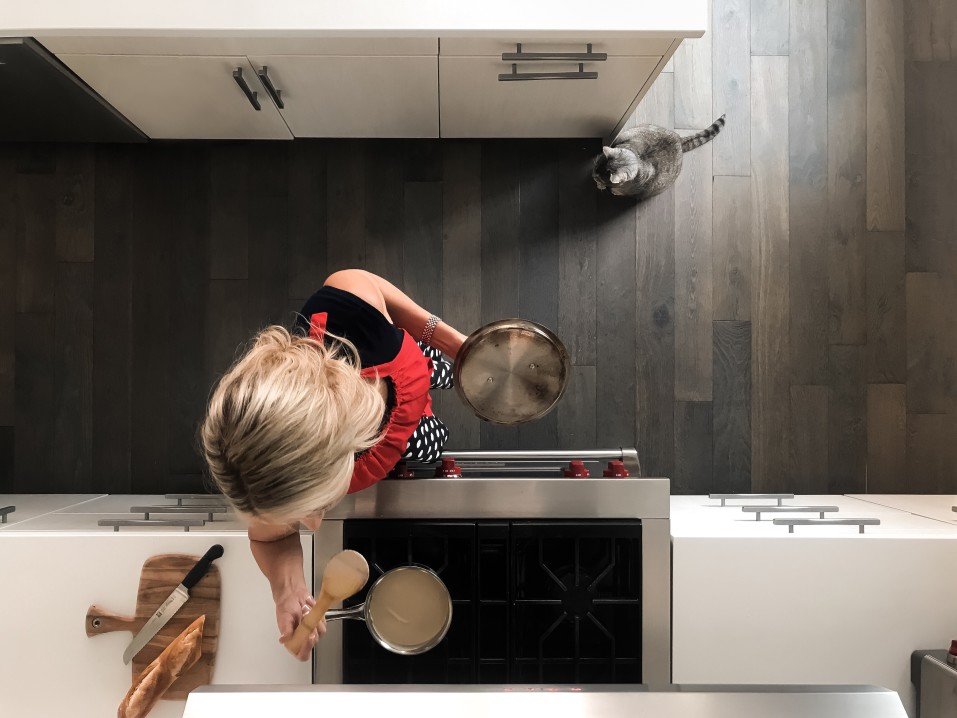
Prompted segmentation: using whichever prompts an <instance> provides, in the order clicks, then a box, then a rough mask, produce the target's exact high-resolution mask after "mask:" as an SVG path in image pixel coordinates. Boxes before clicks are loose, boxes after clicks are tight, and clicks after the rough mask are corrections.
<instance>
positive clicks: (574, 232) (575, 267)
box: [558, 143, 601, 366]
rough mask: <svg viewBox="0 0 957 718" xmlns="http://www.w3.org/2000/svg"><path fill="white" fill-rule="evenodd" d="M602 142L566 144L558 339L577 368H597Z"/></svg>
mask: <svg viewBox="0 0 957 718" xmlns="http://www.w3.org/2000/svg"><path fill="white" fill-rule="evenodd" d="M600 151H601V148H600V146H599V145H598V143H594V144H591V143H589V144H579V143H575V144H568V145H565V146H564V149H563V151H562V153H561V157H560V159H559V168H558V336H559V337H561V339H562V342H563V343H564V344H565V348H566V349H568V355H569V357H570V358H571V362H572V364H576V365H579V366H594V363H595V356H596V349H595V348H596V344H597V339H596V334H595V330H596V325H597V316H596V312H597V297H596V292H597V287H598V276H597V273H596V270H597V265H596V262H597V251H598V250H597V244H596V238H597V234H598V231H597V228H596V226H595V207H596V198H597V193H596V192H595V186H594V184H593V183H592V181H591V170H592V161H593V157H594V155H596V154H597V153H598V152H600Z"/></svg>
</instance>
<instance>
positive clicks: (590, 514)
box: [315, 449, 671, 686]
mask: <svg viewBox="0 0 957 718" xmlns="http://www.w3.org/2000/svg"><path fill="white" fill-rule="evenodd" d="M640 473H641V472H640V466H639V464H638V460H637V452H636V451H635V450H634V449H624V450H623V449H613V450H597V451H596V450H583V451H555V452H538V451H511V452H476V451H470V452H446V453H445V454H444V455H443V457H442V460H441V461H440V462H436V464H432V465H409V466H404V467H400V468H399V470H398V471H397V472H396V474H397V476H396V477H395V478H394V479H393V480H387V481H382V482H380V483H379V484H377V485H376V486H374V487H372V488H370V489H367V490H365V491H362V492H359V493H357V494H353V495H350V496H348V497H347V498H346V499H345V500H344V501H343V502H342V503H341V504H340V505H339V506H337V507H336V508H335V509H334V510H333V511H331V512H330V513H329V514H328V515H327V516H326V519H325V520H324V522H323V526H322V528H321V530H320V531H318V532H317V534H316V546H315V558H316V566H317V567H319V568H321V567H322V566H324V565H325V563H326V561H327V560H328V558H329V557H330V556H332V555H333V554H334V553H336V552H337V551H339V550H341V549H342V548H352V549H354V550H357V551H360V552H361V553H363V555H365V556H366V557H367V558H368V559H369V561H370V565H371V568H372V574H373V575H372V579H375V578H376V577H377V576H378V575H380V574H381V573H384V572H385V571H388V570H389V569H391V568H394V567H395V566H397V565H403V564H408V563H417V564H421V565H426V566H428V567H430V568H432V569H433V570H435V571H436V572H437V573H438V574H439V575H440V577H442V579H443V581H445V583H446V585H447V586H448V588H449V591H450V594H451V596H452V600H453V619H452V627H451V628H450V630H449V634H448V636H447V637H446V639H445V640H444V641H443V642H442V644H440V645H439V646H438V647H436V648H435V649H433V650H432V651H430V652H429V653H426V654H422V655H421V656H415V657H408V656H396V655H393V654H389V653H388V652H386V651H385V650H384V649H381V648H380V647H379V646H377V645H376V644H374V642H372V641H371V640H370V638H369V636H368V634H367V632H365V631H364V627H363V626H362V625H361V624H356V623H353V622H348V624H349V625H345V626H343V625H342V623H340V622H333V623H330V624H329V632H328V633H327V635H326V637H325V638H323V640H322V641H320V643H319V647H318V651H317V659H316V660H317V663H316V671H315V682H317V683H430V684H436V683H459V684H463V683H468V684H480V683H495V684H518V683H522V684H528V683H539V684H546V683H559V682H561V683H575V684H589V683H604V684H607V683H629V684H634V683H644V684H647V685H662V686H663V685H668V684H669V683H670V645H671V631H670V604H671V587H670V523H669V494H670V482H669V481H668V479H663V478H645V477H641V475H640ZM436 474H438V475H439V476H441V477H442V478H435V477H436ZM592 477H599V478H592ZM316 580H317V582H318V581H319V580H321V574H320V575H317V579H316ZM361 600H362V595H361V594H360V595H359V596H357V597H355V598H354V599H353V600H352V601H351V602H347V605H351V604H353V603H357V602H360V601H361Z"/></svg>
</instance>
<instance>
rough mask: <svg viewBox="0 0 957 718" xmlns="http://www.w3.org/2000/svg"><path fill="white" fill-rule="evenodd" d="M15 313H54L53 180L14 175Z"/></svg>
mask: <svg viewBox="0 0 957 718" xmlns="http://www.w3.org/2000/svg"><path fill="white" fill-rule="evenodd" d="M14 191H15V192H16V198H17V200H16V201H17V213H16V218H17V219H16V222H17V250H16V251H17V254H16V257H17V311H18V312H30V313H50V312H53V301H54V300H53V294H54V286H55V283H56V274H55V271H54V270H55V267H54V263H55V261H56V211H55V210H56V208H55V205H54V197H55V191H56V185H55V178H54V176H53V175H52V174H22V173H21V174H17V176H16V179H15V184H14Z"/></svg>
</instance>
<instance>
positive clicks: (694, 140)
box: [681, 115, 724, 152]
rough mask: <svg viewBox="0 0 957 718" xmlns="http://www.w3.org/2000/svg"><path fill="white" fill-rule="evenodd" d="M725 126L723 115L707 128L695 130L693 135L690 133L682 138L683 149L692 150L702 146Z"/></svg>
mask: <svg viewBox="0 0 957 718" xmlns="http://www.w3.org/2000/svg"><path fill="white" fill-rule="evenodd" d="M722 127H724V115H721V117H719V118H718V119H716V120H715V121H714V124H712V125H711V126H710V127H708V128H707V129H704V130H701V132H695V133H694V134H693V135H688V136H687V137H683V138H682V139H681V151H682V152H690V151H691V150H693V149H695V148H696V147H701V145H703V144H705V143H707V142H710V141H711V140H712V139H713V138H714V136H715V135H716V134H718V133H719V132H721V128H722Z"/></svg>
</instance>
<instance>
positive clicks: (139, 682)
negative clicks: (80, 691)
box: [116, 616, 206, 718]
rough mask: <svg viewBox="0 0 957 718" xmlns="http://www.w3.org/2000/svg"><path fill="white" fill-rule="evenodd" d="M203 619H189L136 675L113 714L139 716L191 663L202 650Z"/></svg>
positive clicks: (143, 713) (137, 717) (119, 716)
mask: <svg viewBox="0 0 957 718" xmlns="http://www.w3.org/2000/svg"><path fill="white" fill-rule="evenodd" d="M205 622H206V616H200V617H199V618H197V619H196V620H195V621H193V622H192V623H191V624H190V625H189V628H187V629H186V630H185V631H183V632H182V633H181V634H179V635H178V636H177V637H176V638H174V639H173V640H172V642H171V643H170V644H169V645H168V646H167V647H166V648H165V649H163V652H162V653H160V654H159V655H158V656H157V657H156V660H155V661H153V662H152V663H150V664H149V665H148V666H147V667H146V668H145V669H144V670H143V672H142V673H140V674H139V675H138V676H137V677H136V679H135V680H134V681H133V685H132V686H130V690H129V692H128V693H127V694H126V697H125V698H124V699H123V702H122V703H120V707H119V709H118V710H117V711H116V715H117V718H143V716H145V715H146V714H147V713H149V712H150V711H151V710H153V706H155V705H156V704H157V703H158V702H159V699H160V698H162V697H163V694H164V693H166V691H168V690H169V687H170V686H171V685H173V682H174V681H175V680H176V679H177V678H179V677H180V676H181V675H182V674H183V673H185V672H186V671H188V670H189V669H190V668H192V667H193V664H194V663H196V661H198V660H199V657H200V655H201V654H202V652H203V624H204V623H205Z"/></svg>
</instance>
